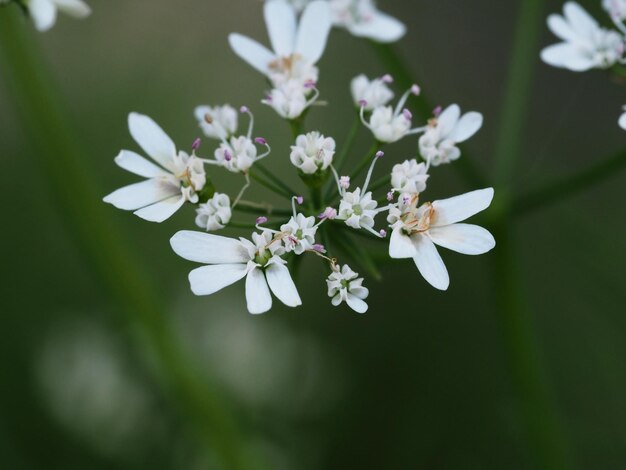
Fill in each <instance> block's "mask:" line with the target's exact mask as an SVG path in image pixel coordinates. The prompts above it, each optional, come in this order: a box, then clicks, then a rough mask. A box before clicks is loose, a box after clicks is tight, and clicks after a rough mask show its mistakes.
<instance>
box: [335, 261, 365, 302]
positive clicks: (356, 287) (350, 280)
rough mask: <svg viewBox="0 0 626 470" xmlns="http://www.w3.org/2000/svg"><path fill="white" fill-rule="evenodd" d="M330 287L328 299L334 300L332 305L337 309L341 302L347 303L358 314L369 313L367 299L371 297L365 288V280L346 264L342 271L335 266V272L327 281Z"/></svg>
mask: <svg viewBox="0 0 626 470" xmlns="http://www.w3.org/2000/svg"><path fill="white" fill-rule="evenodd" d="M326 284H327V285H328V297H331V298H332V301H331V302H332V304H333V305H334V306H335V307H337V306H339V305H340V304H341V302H347V304H348V305H349V306H350V308H351V309H352V310H354V311H355V312H357V313H365V312H367V308H368V307H367V304H366V303H365V299H367V296H368V295H369V290H368V289H367V288H365V287H363V285H362V284H363V278H362V277H361V278H360V277H359V274H358V273H355V272H354V271H352V269H350V266H348V265H347V264H345V265H344V266H343V267H342V268H341V269H339V267H338V266H333V272H332V273H331V274H330V276H328V279H327V280H326Z"/></svg>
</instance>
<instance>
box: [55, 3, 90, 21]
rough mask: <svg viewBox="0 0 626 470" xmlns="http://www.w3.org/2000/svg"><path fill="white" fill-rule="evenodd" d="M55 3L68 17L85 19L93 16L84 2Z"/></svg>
mask: <svg viewBox="0 0 626 470" xmlns="http://www.w3.org/2000/svg"><path fill="white" fill-rule="evenodd" d="M54 3H55V4H56V6H57V7H58V9H59V10H61V11H62V12H63V13H65V14H66V15H70V16H73V17H74V18H85V17H86V16H89V15H90V14H91V8H89V5H87V4H86V3H85V2H83V1H82V0H54Z"/></svg>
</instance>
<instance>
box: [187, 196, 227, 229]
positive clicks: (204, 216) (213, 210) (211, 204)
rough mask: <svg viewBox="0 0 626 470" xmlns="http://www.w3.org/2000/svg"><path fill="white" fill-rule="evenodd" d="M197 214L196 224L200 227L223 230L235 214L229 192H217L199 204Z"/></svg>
mask: <svg viewBox="0 0 626 470" xmlns="http://www.w3.org/2000/svg"><path fill="white" fill-rule="evenodd" d="M196 214H197V216H196V225H197V226H198V227H200V228H203V229H205V230H206V231H207V232H214V231H216V230H222V229H223V228H224V227H225V226H226V225H227V224H228V222H230V218H231V217H232V216H233V211H232V209H231V206H230V198H229V197H228V195H227V194H220V193H215V194H213V197H212V198H211V199H209V200H208V201H207V202H206V203H204V204H200V205H199V206H198V208H197V209H196Z"/></svg>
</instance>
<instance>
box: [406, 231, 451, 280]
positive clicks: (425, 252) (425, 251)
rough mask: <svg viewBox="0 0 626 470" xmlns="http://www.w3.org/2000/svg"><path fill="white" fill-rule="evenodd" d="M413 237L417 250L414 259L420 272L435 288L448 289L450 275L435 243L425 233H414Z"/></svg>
mask: <svg viewBox="0 0 626 470" xmlns="http://www.w3.org/2000/svg"><path fill="white" fill-rule="evenodd" d="M412 238H413V243H414V244H415V249H416V250H417V254H416V255H415V257H414V258H413V261H415V265H416V266H417V269H418V270H419V272H420V274H421V275H422V276H423V277H424V279H426V281H428V283H429V284H430V285H431V286H433V287H434V288H436V289H439V290H447V289H448V286H449V285H450V277H449V276H448V270H447V269H446V265H445V264H443V260H442V259H441V256H439V253H438V252H437V248H436V247H435V244H434V243H433V242H432V241H431V240H430V238H428V237H426V236H424V235H413V237H412Z"/></svg>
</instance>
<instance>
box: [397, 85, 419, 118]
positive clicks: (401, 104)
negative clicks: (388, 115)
mask: <svg viewBox="0 0 626 470" xmlns="http://www.w3.org/2000/svg"><path fill="white" fill-rule="evenodd" d="M415 87H417V89H415ZM415 91H419V87H418V86H417V85H413V86H412V87H411V88H409V89H408V90H407V91H406V92H405V93H404V95H402V98H400V101H398V105H397V106H396V110H395V112H394V113H393V114H394V116H399V115H400V111H402V110H403V109H404V105H405V104H406V102H407V100H408V99H409V96H411V95H414V94H415V93H414V92H415ZM418 94H419V93H418Z"/></svg>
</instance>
